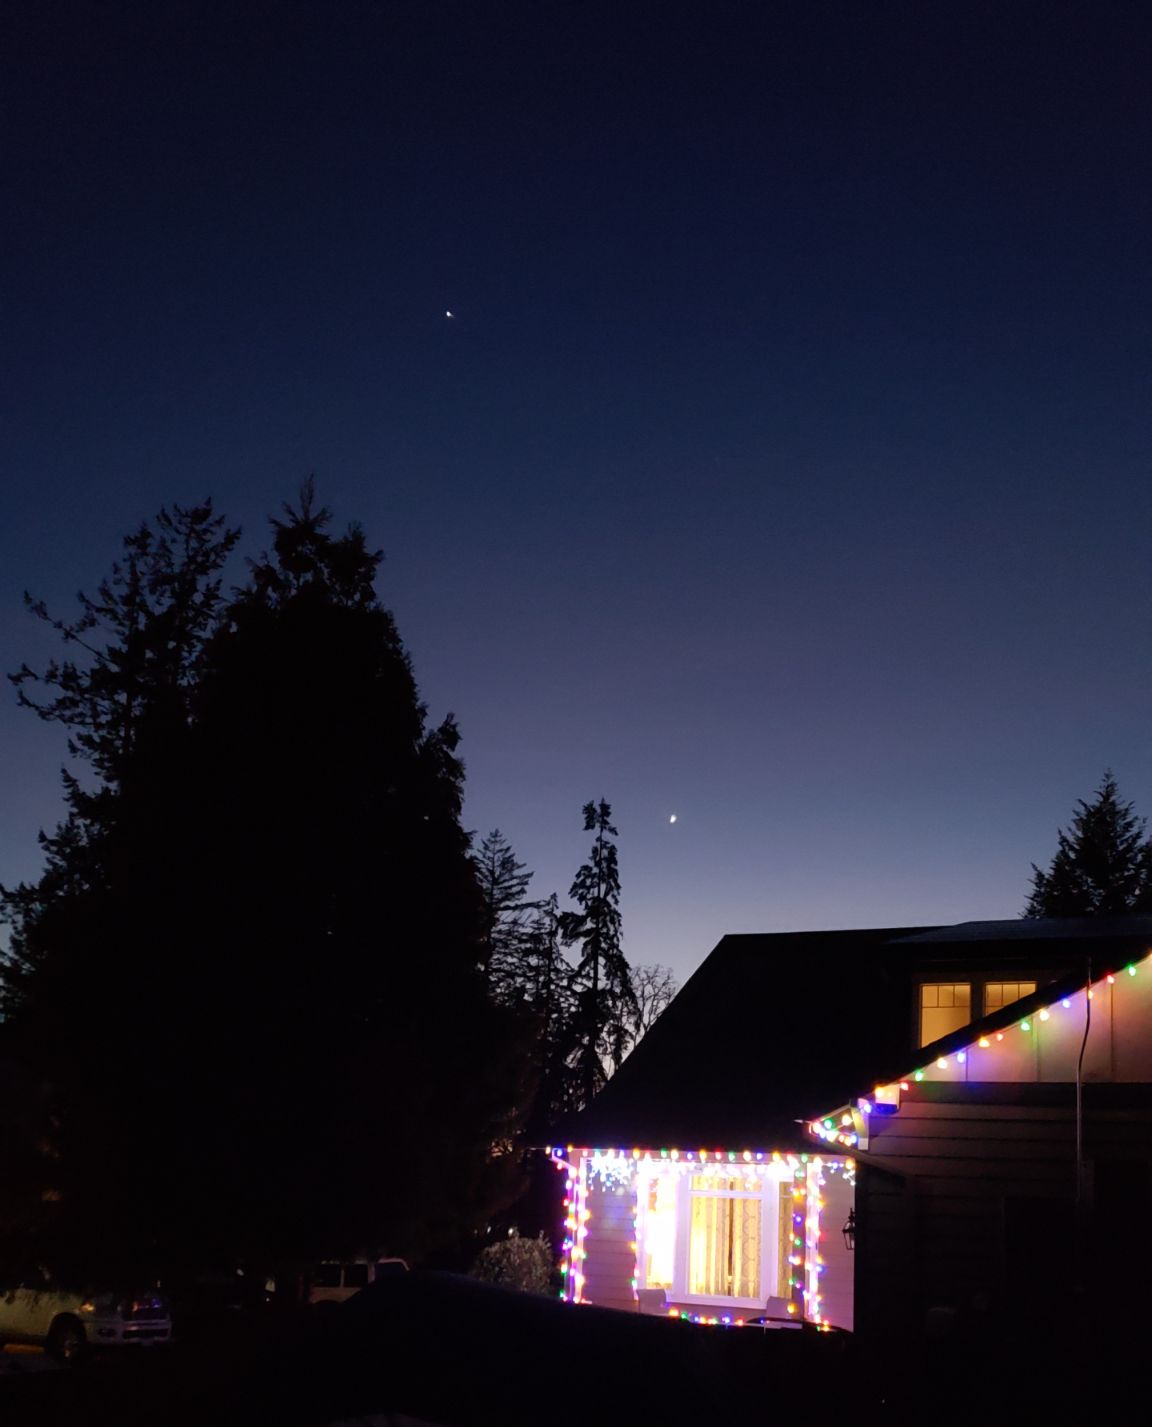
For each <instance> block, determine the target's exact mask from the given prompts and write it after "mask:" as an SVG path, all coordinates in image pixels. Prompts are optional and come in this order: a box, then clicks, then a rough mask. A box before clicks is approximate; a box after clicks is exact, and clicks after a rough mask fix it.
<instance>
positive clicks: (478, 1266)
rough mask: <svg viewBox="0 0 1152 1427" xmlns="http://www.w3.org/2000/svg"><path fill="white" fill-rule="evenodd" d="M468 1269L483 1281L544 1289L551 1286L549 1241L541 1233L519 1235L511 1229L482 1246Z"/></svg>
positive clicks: (536, 1290) (525, 1290)
mask: <svg viewBox="0 0 1152 1427" xmlns="http://www.w3.org/2000/svg"><path fill="white" fill-rule="evenodd" d="M472 1272H473V1274H474V1275H475V1277H476V1278H480V1279H483V1280H484V1282H485V1283H498V1284H500V1286H501V1287H502V1288H516V1289H519V1290H520V1292H521V1293H548V1292H549V1291H550V1289H551V1286H552V1245H551V1244H550V1243H549V1242H548V1240H547V1238H545V1236H544V1235H543V1234H540V1235H539V1236H538V1237H537V1238H535V1239H522V1238H521V1237H520V1235H519V1233H518V1232H517V1231H516V1230H515V1229H513V1230H512V1231H511V1233H510V1234H509V1235H508V1237H507V1238H506V1239H500V1240H498V1241H497V1242H496V1243H494V1244H489V1245H488V1247H487V1248H486V1249H484V1250H483V1252H482V1253H481V1254H480V1257H479V1258H478V1259H477V1260H476V1263H475V1265H474V1266H473V1269H472Z"/></svg>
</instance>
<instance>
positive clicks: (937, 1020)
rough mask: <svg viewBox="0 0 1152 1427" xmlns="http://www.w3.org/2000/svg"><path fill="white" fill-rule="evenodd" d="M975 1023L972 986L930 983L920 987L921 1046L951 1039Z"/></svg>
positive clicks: (968, 984) (950, 982)
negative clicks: (962, 1027) (943, 1039)
mask: <svg viewBox="0 0 1152 1427" xmlns="http://www.w3.org/2000/svg"><path fill="white" fill-rule="evenodd" d="M971 1019H972V983H971V982H969V981H929V982H926V983H925V984H924V985H923V986H921V987H920V1044H921V1045H928V1044H930V1043H931V1042H932V1041H938V1040H939V1039H940V1038H941V1036H947V1035H951V1034H952V1032H953V1031H958V1030H959V1029H960V1027H961V1026H966V1025H967V1024H968V1022H969V1021H970V1020H971Z"/></svg>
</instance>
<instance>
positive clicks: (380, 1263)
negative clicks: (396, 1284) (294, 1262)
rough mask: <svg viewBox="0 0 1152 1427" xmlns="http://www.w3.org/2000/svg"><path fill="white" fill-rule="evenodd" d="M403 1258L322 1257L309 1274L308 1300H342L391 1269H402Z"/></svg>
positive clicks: (399, 1270)
mask: <svg viewBox="0 0 1152 1427" xmlns="http://www.w3.org/2000/svg"><path fill="white" fill-rule="evenodd" d="M407 1271H408V1265H407V1264H406V1263H405V1262H404V1260H403V1259H324V1260H323V1262H321V1263H318V1264H313V1266H312V1272H311V1273H310V1274H309V1284H308V1302H309V1303H344V1302H346V1301H347V1300H348V1299H349V1298H351V1297H352V1295H353V1294H354V1293H359V1291H360V1290H361V1289H362V1288H367V1287H368V1285H369V1284H370V1283H375V1281H376V1280H377V1279H378V1278H383V1277H384V1276H385V1275H388V1274H393V1273H406V1272H407Z"/></svg>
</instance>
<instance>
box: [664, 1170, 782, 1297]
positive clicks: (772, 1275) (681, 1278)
mask: <svg viewBox="0 0 1152 1427" xmlns="http://www.w3.org/2000/svg"><path fill="white" fill-rule="evenodd" d="M695 1172H696V1173H697V1174H700V1173H704V1172H706V1167H705V1166H704V1165H701V1166H700V1167H699V1169H697V1170H696V1171H695ZM731 1174H732V1177H733V1178H739V1177H740V1166H738V1165H733V1166H732V1167H731ZM692 1178H693V1175H692V1173H691V1172H689V1173H686V1174H683V1175H678V1176H676V1178H675V1180H674V1187H675V1198H676V1211H675V1212H676V1245H675V1249H674V1251H673V1258H672V1287H671V1288H664V1285H663V1284H661V1285H658V1286H659V1287H661V1288H664V1292H665V1293H667V1295H668V1301H669V1302H670V1303H716V1304H725V1305H728V1306H731V1307H733V1308H763V1307H764V1305H765V1303H766V1302H767V1301H768V1299H769V1298H775V1297H776V1296H777V1294H776V1288H777V1282H778V1277H779V1249H780V1246H779V1239H780V1195H781V1194H782V1193H783V1192H784V1187H783V1184H782V1181H781V1180H779V1179H777V1178H775V1177H772V1178H769V1177H767V1176H765V1177H764V1179H763V1181H762V1183H763V1188H762V1189H759V1190H742V1189H738V1190H728V1189H697V1190H693V1188H692ZM637 1194H638V1196H640V1203H641V1205H642V1206H643V1207H642V1208H641V1212H640V1214H639V1215H638V1216H637V1225H636V1229H637V1234H638V1236H639V1237H638V1240H637V1246H636V1260H637V1276H636V1282H637V1286H638V1287H640V1288H647V1287H648V1283H647V1262H648V1256H647V1250H646V1247H645V1237H646V1233H647V1225H646V1219H647V1213H648V1210H647V1203H648V1178H647V1177H646V1176H645V1177H643V1178H642V1179H640V1180H639V1181H638V1183H637ZM693 1195H697V1196H699V1197H700V1198H709V1199H758V1200H759V1201H760V1296H759V1297H758V1298H732V1297H728V1296H727V1295H725V1294H722V1293H710V1294H704V1293H689V1292H688V1256H689V1253H690V1252H691V1246H692V1199H693Z"/></svg>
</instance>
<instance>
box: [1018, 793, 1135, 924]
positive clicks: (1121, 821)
mask: <svg viewBox="0 0 1152 1427" xmlns="http://www.w3.org/2000/svg"><path fill="white" fill-rule="evenodd" d="M1076 808H1077V811H1076V812H1075V813H1074V814H1073V817H1072V825H1071V827H1070V828H1069V829H1068V830H1067V831H1065V830H1064V829H1060V830H1059V831H1058V833H1057V849H1056V855H1055V856H1054V857H1053V859H1052V864H1051V866H1050V867H1049V869H1048V871H1047V872H1042V871H1041V870H1040V868H1038V867H1037V866H1036V865H1035V864H1033V867H1032V894H1031V896H1030V897H1029V899H1028V905H1027V907H1026V908H1025V911H1024V915H1025V916H1026V917H1081V916H1109V915H1112V916H1119V915H1123V914H1124V913H1131V912H1147V911H1152V842H1150V841H1149V839H1148V838H1147V837H1146V836H1145V832H1144V828H1145V821H1146V820H1145V819H1144V818H1141V817H1137V815H1136V814H1135V813H1134V812H1133V805H1132V804H1131V803H1126V802H1123V801H1122V800H1121V798H1120V793H1119V789H1118V788H1117V786H1116V780H1115V778H1114V777H1113V776H1112V773H1111V771H1109V772H1107V773H1105V775H1104V781H1103V782H1102V783H1101V784H1100V787H1099V788H1098V789H1097V790H1096V796H1095V797H1094V798H1093V800H1092V802H1090V803H1086V802H1085V801H1084V800H1083V799H1080V800H1078V802H1077V804H1076Z"/></svg>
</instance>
